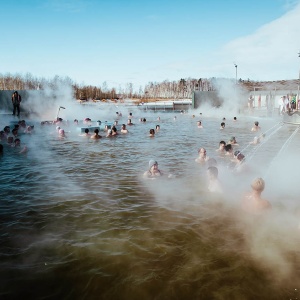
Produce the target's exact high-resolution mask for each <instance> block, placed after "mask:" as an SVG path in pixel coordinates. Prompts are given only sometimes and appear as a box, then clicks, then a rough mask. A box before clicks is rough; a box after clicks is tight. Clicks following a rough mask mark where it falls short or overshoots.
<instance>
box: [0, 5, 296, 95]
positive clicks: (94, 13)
mask: <svg viewBox="0 0 300 300" xmlns="http://www.w3.org/2000/svg"><path fill="white" fill-rule="evenodd" d="M0 7H1V9H0V25H1V39H0V40H1V42H0V45H1V56H0V74H4V75H5V74H7V73H10V74H13V75H14V74H21V75H25V74H27V73H30V74H32V75H33V76H34V77H37V78H40V77H43V78H46V79H51V78H53V77H54V76H60V77H66V76H67V77H70V78H71V79H72V80H73V81H74V82H75V83H77V84H79V85H94V86H97V87H101V86H104V85H106V86H107V87H108V88H112V87H115V88H118V87H121V86H126V85H127V84H128V83H132V84H133V86H134V88H136V89H137V88H138V87H140V86H142V87H144V86H145V85H146V84H148V83H149V82H162V81H164V80H169V81H173V80H175V81H178V80H180V79H181V78H196V79H199V78H211V77H216V78H233V79H235V78H237V79H239V78H241V79H244V80H247V79H250V80H257V81H262V80H286V79H296V78H298V77H299V68H300V57H299V56H298V52H299V50H300V0H252V1H241V0H226V1H225V0H210V1H206V0H205V1H204V0H186V1H178V0H172V1H170V0H151V1H149V0H9V1H8V0H0ZM235 65H237V67H235Z"/></svg>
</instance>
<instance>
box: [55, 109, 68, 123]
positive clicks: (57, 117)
mask: <svg viewBox="0 0 300 300" xmlns="http://www.w3.org/2000/svg"><path fill="white" fill-rule="evenodd" d="M61 108H62V109H66V108H65V107H63V106H60V107H59V108H58V112H57V116H56V120H57V119H58V115H59V111H60V109H61Z"/></svg>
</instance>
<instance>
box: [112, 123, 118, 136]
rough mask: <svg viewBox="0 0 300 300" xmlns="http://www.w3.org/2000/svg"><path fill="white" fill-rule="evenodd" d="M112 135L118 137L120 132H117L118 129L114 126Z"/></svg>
mask: <svg viewBox="0 0 300 300" xmlns="http://www.w3.org/2000/svg"><path fill="white" fill-rule="evenodd" d="M111 134H112V135H113V136H114V135H118V131H117V127H116V126H115V125H114V126H113V127H112V128H111Z"/></svg>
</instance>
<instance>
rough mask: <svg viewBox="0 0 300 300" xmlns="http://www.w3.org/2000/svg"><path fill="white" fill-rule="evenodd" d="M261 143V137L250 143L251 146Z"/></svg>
mask: <svg viewBox="0 0 300 300" xmlns="http://www.w3.org/2000/svg"><path fill="white" fill-rule="evenodd" d="M259 143H260V139H259V137H258V136H255V137H254V139H253V141H252V142H250V145H257V144H259Z"/></svg>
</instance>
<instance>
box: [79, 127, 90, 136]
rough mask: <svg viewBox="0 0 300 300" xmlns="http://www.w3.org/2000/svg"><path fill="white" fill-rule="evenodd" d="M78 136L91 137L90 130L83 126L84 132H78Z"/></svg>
mask: <svg viewBox="0 0 300 300" xmlns="http://www.w3.org/2000/svg"><path fill="white" fill-rule="evenodd" d="M80 136H85V137H91V134H90V130H89V129H88V128H85V129H84V134H80Z"/></svg>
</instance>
